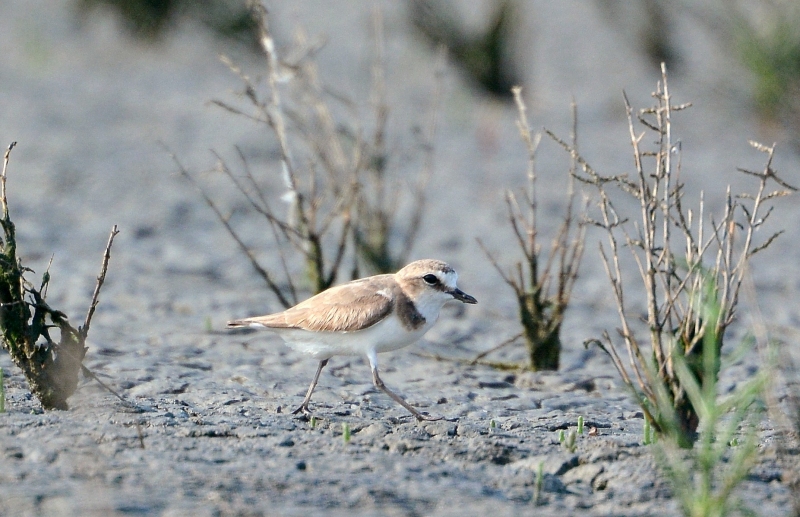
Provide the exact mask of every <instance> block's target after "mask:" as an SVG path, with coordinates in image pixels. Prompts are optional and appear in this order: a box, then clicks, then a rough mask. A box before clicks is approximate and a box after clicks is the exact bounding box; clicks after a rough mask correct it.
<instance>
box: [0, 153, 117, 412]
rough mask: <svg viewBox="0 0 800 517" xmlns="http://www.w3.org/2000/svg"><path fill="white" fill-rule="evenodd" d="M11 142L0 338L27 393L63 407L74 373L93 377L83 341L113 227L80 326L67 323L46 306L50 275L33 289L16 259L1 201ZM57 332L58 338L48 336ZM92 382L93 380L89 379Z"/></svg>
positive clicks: (0, 263) (0, 179)
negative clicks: (7, 185)
mask: <svg viewBox="0 0 800 517" xmlns="http://www.w3.org/2000/svg"><path fill="white" fill-rule="evenodd" d="M15 144H16V142H14V143H12V144H11V145H9V146H8V149H6V152H5V155H4V158H3V170H2V174H0V210H1V211H2V213H0V226H2V229H3V239H2V251H0V334H2V339H3V348H5V349H6V351H7V352H8V353H9V355H10V356H11V359H12V360H13V361H14V364H16V365H17V366H18V367H19V368H20V369H21V370H22V372H23V373H24V375H25V378H26V379H27V380H28V384H29V386H30V388H31V392H33V394H34V395H35V396H36V398H38V399H39V402H41V404H42V407H43V408H45V409H67V408H68V407H69V406H68V404H67V399H68V398H69V397H70V396H71V395H72V394H73V393H74V392H75V390H76V389H77V387H78V373H79V372H81V371H83V373H84V375H87V376H91V377H94V375H93V374H91V372H89V370H88V369H86V367H85V366H83V359H84V357H85V355H86V351H87V350H88V348H87V347H86V338H87V336H88V335H89V326H90V324H91V321H92V317H93V316H94V312H95V309H96V308H97V304H98V296H99V295H100V288H101V287H102V285H103V282H104V281H105V277H106V272H107V271H108V261H109V259H110V258H111V245H112V243H113V241H114V237H115V236H116V235H117V233H118V232H117V227H116V226H114V228H112V230H111V236H110V237H109V239H108V244H107V245H106V249H105V253H104V254H103V262H102V266H101V269H100V275H99V276H98V277H97V285H96V287H95V290H94V294H93V295H92V301H91V303H90V304H89V310H88V312H87V314H86V319H85V321H84V323H83V325H82V326H79V327H78V328H75V327H73V326H72V325H70V323H69V321H68V319H67V315H66V314H64V313H63V312H61V311H59V310H56V309H53V308H52V307H50V305H49V304H48V303H47V301H46V298H47V289H48V287H49V285H50V272H49V269H48V271H45V272H44V274H43V275H42V281H41V284H40V286H39V287H38V288H36V287H35V286H34V285H33V284H32V283H31V282H29V281H28V280H27V279H26V278H25V274H26V273H30V272H33V271H32V270H31V269H29V268H27V267H25V266H23V265H22V262H21V261H20V260H19V258H18V257H17V240H16V229H15V226H14V223H13V222H12V221H11V216H10V214H9V209H8V200H7V198H6V173H7V171H8V163H9V156H10V154H11V150H12V149H13V148H14V146H15ZM52 329H57V330H58V333H59V334H60V336H59V337H57V338H55V339H54V338H53V337H51V332H52ZM94 378H95V379H96V377H94Z"/></svg>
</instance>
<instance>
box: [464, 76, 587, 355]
mask: <svg viewBox="0 0 800 517" xmlns="http://www.w3.org/2000/svg"><path fill="white" fill-rule="evenodd" d="M512 92H513V94H514V99H515V101H516V103H517V111H518V113H519V118H518V120H517V128H518V129H519V133H520V137H521V138H522V141H523V143H524V144H525V147H526V149H527V151H528V161H527V170H526V174H527V188H526V191H525V202H524V205H521V203H520V202H519V200H518V199H517V197H516V196H515V195H514V193H513V192H510V191H509V192H507V193H506V199H505V200H506V206H507V209H508V222H509V225H510V226H511V230H512V231H513V233H514V236H515V237H516V240H517V244H518V246H519V248H520V250H521V251H522V256H523V260H522V261H519V262H517V263H516V264H515V265H514V266H513V268H512V270H511V271H510V272H506V271H505V269H504V268H503V267H501V266H500V264H499V262H498V261H497V259H496V258H495V257H494V256H493V255H492V254H491V253H490V252H489V251H488V250H487V249H486V247H485V246H484V245H483V242H481V241H480V239H479V240H478V244H479V245H480V246H481V248H482V249H483V251H484V253H486V256H487V257H488V258H489V261H490V262H491V263H492V265H493V266H494V268H495V269H496V270H497V272H498V273H499V274H500V276H501V277H502V278H503V280H504V281H505V282H506V283H507V284H508V285H509V286H510V287H511V289H512V290H513V291H514V294H515V295H516V297H517V303H518V307H519V317H520V322H521V323H522V327H523V333H524V335H525V338H526V342H527V345H528V355H529V359H530V364H529V367H530V368H531V369H533V370H557V369H558V366H559V358H560V351H561V340H560V336H559V334H560V331H561V323H562V322H563V319H564V313H565V312H566V309H567V306H568V305H569V302H570V296H571V294H572V289H573V288H574V286H575V281H576V279H577V277H578V268H579V266H580V262H581V258H582V256H583V243H584V235H585V219H583V218H581V219H580V220H578V221H576V219H575V214H574V204H575V196H576V191H575V188H574V181H573V176H574V169H575V163H576V161H575V160H571V164H570V174H569V180H568V181H569V188H568V194H567V209H566V213H565V215H564V218H563V220H562V223H561V226H560V227H559V230H558V232H557V234H556V236H555V238H554V239H553V241H552V244H551V247H550V253H549V255H548V256H547V260H546V261H545V262H544V264H543V265H542V264H541V263H540V261H541V259H542V255H541V246H540V244H539V242H538V238H539V232H538V226H537V225H538V217H537V201H536V168H535V164H536V152H537V149H538V146H539V142H540V140H541V135H540V134H538V133H537V134H533V133H532V132H531V128H530V125H529V123H528V119H527V114H526V112H527V108H526V106H525V103H524V101H523V100H522V89H521V88H520V87H515V88H513V89H512ZM572 142H573V144H572V148H575V147H577V111H576V109H575V105H574V103H573V133H572ZM542 266H543V267H542ZM512 341H513V340H512ZM496 348H499V347H496ZM496 348H494V349H492V350H490V351H489V352H491V351H493V350H495V349H496ZM487 353H488V352H484V353H482V354H480V355H479V356H478V357H477V358H476V360H477V359H479V358H481V357H483V356H485V355H486V354H487Z"/></svg>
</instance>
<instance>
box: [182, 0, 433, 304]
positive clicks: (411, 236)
mask: <svg viewBox="0 0 800 517" xmlns="http://www.w3.org/2000/svg"><path fill="white" fill-rule="evenodd" d="M250 9H251V11H252V15H253V17H254V19H255V20H256V22H257V24H258V27H259V31H260V35H261V37H260V41H261V46H262V49H263V51H264V53H265V55H266V58H267V59H266V62H267V75H266V78H267V80H266V82H267V84H266V90H267V91H266V92H265V93H262V90H264V87H263V86H262V85H260V84H258V83H257V82H256V81H254V80H252V79H251V78H250V77H249V76H247V75H246V74H245V73H244V72H243V71H242V70H241V69H240V68H239V67H238V66H236V65H235V64H234V63H233V62H231V61H230V60H228V59H225V58H224V59H223V60H224V61H225V63H226V64H227V65H228V66H229V68H230V69H231V70H232V71H233V72H234V73H235V74H236V75H238V76H239V78H240V79H241V81H242V83H243V85H244V91H243V92H242V98H243V99H244V100H245V105H244V106H239V105H235V104H233V103H230V102H226V101H221V100H214V101H212V102H213V103H214V104H215V105H217V106H220V107H222V108H223V109H225V110H227V111H229V112H231V113H234V114H237V115H241V116H245V117H247V118H250V119H252V120H255V121H256V122H259V123H262V124H265V125H267V127H269V129H270V131H271V132H272V134H273V135H274V137H275V139H276V140H277V143H278V148H279V154H280V162H281V168H282V170H281V177H282V180H283V185H284V188H285V191H284V193H283V194H282V195H281V196H280V198H279V199H277V200H276V199H275V197H276V196H275V195H274V193H272V192H270V190H269V189H268V188H267V187H266V186H265V185H267V184H269V181H264V180H263V178H262V177H261V176H259V174H257V173H255V172H253V171H252V170H251V168H250V167H249V165H248V163H247V160H246V159H245V157H244V155H243V154H242V153H241V151H239V157H240V160H241V171H240V172H234V170H233V169H232V168H231V167H230V166H229V165H228V164H227V163H226V162H225V161H224V160H222V159H221V158H220V157H219V156H217V158H218V165H217V171H219V172H221V173H222V174H224V175H225V176H226V177H227V178H229V179H230V181H231V182H232V183H233V185H234V186H235V187H236V189H237V190H238V191H239V193H240V195H241V196H242V197H243V198H244V199H245V200H246V202H247V204H248V205H249V206H250V207H251V208H252V209H253V211H255V212H256V213H258V214H260V215H261V216H263V218H264V220H265V223H266V225H267V227H268V228H269V232H270V235H271V236H272V238H273V240H274V241H275V242H276V244H277V245H278V248H279V252H280V261H281V269H280V271H278V272H276V271H273V270H271V269H270V268H269V267H267V266H265V265H264V264H262V262H261V261H260V260H259V259H258V257H257V256H256V255H255V253H254V252H253V251H252V250H251V248H250V246H248V245H247V243H246V242H245V240H244V238H243V237H242V235H241V234H240V232H239V231H238V230H237V229H236V228H235V227H234V224H233V223H232V222H231V220H230V217H229V216H228V215H227V214H225V213H224V210H223V208H222V207H221V206H220V205H219V203H218V201H217V200H215V199H214V198H213V196H212V195H211V194H210V193H209V192H208V191H206V190H205V189H204V188H203V187H202V185H201V184H200V183H199V182H198V181H197V180H196V179H195V178H194V177H193V176H192V175H191V174H190V173H189V171H188V170H187V169H186V168H184V167H183V166H182V165H181V164H180V163H179V162H178V161H177V159H176V164H177V166H178V168H179V170H180V172H181V173H182V175H183V176H185V177H186V178H187V179H189V180H190V181H191V182H192V183H193V184H195V185H196V186H197V187H198V188H199V189H200V191H201V195H202V196H203V197H204V199H205V201H206V203H207V204H208V205H209V206H210V207H211V208H212V209H213V210H214V212H215V214H216V215H217V217H218V219H219V220H220V222H221V223H222V224H223V225H224V227H225V229H226V230H227V231H228V233H229V234H230V235H231V236H232V237H233V239H234V240H235V241H236V243H237V245H238V246H239V248H240V249H241V250H242V252H243V253H244V254H245V255H246V256H247V257H248V259H249V260H250V262H251V264H252V265H253V267H254V269H255V270H256V271H257V272H258V274H259V275H260V276H261V277H262V278H263V279H264V281H265V282H266V284H267V286H268V287H269V289H270V290H271V291H272V292H273V293H274V294H275V296H276V297H277V298H278V300H279V302H280V303H281V304H282V305H283V306H284V307H290V306H292V305H294V304H296V303H297V302H298V292H299V291H300V290H301V287H304V286H300V285H297V283H296V280H295V278H296V275H295V274H294V272H293V271H292V268H293V266H294V264H296V263H297V262H298V260H297V259H296V257H297V256H299V257H301V259H300V260H301V261H302V263H303V264H304V268H303V269H304V271H305V273H306V279H307V280H308V283H309V284H310V289H311V291H312V292H314V293H318V292H321V291H324V290H325V289H327V288H328V287H330V286H332V285H334V284H335V283H336V282H337V279H338V278H339V277H340V276H341V275H343V274H348V273H349V276H350V277H351V278H353V277H357V276H359V268H360V264H362V263H363V264H366V266H367V267H368V268H369V269H374V270H377V271H380V272H387V271H394V270H396V269H397V268H398V266H399V265H401V264H402V263H403V262H404V261H405V259H406V258H407V254H408V253H409V252H410V250H411V248H412V246H413V243H414V240H415V239H416V236H417V232H418V230H419V226H420V223H421V219H422V214H423V212H424V204H425V198H424V186H425V185H426V184H427V182H428V180H429V178H430V175H431V173H432V170H433V165H432V139H433V135H434V132H435V128H436V123H435V117H432V120H433V122H432V123H431V124H430V125H429V130H428V131H427V132H426V134H425V135H424V137H423V139H424V142H423V147H424V148H425V149H430V150H429V151H426V159H425V164H424V166H423V168H422V171H421V172H420V174H419V178H418V182H417V186H416V188H415V189H414V190H413V195H412V197H413V201H412V209H411V217H410V222H409V223H408V225H407V226H406V227H405V231H404V230H403V229H401V228H400V227H401V226H402V225H401V224H399V221H400V220H401V219H402V218H401V217H400V215H399V213H398V211H397V208H398V203H399V201H398V200H399V199H402V197H403V196H401V195H399V194H398V191H399V190H401V189H399V188H396V187H397V186H396V185H394V184H393V183H392V180H391V179H390V178H389V176H388V174H387V170H388V169H387V167H388V165H387V164H388V162H389V157H388V154H389V153H388V151H387V150H386V145H385V132H386V119H387V117H388V106H387V103H386V101H385V91H384V88H383V76H382V69H381V66H382V51H381V50H380V49H378V51H377V52H376V59H375V63H376V64H375V65H374V70H373V81H374V85H373V88H374V89H375V90H376V91H377V93H376V94H375V101H374V102H373V107H374V112H375V119H376V120H375V127H376V129H375V132H374V134H373V139H372V140H371V141H370V140H368V139H367V138H365V137H364V134H363V133H364V131H363V130H362V129H361V127H360V125H359V124H358V122H357V120H356V121H355V122H353V121H352V119H354V118H357V117H355V115H354V113H355V112H356V108H355V105H354V103H353V102H351V101H349V100H347V99H346V98H344V97H343V96H342V95H338V94H335V93H333V92H332V91H331V90H330V89H329V88H328V87H327V86H325V85H324V84H323V82H322V81H321V79H320V77H319V73H318V69H317V65H316V62H315V60H314V57H315V55H316V53H317V52H319V50H320V48H321V44H320V43H318V42H314V41H310V40H309V39H308V38H307V37H306V35H305V34H304V33H303V32H302V31H298V32H297V34H296V37H295V41H294V45H293V47H292V48H291V49H289V50H287V51H286V52H285V55H286V56H287V57H285V58H284V59H281V58H279V56H278V53H277V50H276V45H275V41H274V39H273V37H272V35H271V33H270V30H269V24H268V21H269V20H268V17H267V13H266V11H265V9H264V8H263V7H262V6H261V5H260V4H259V3H258V2H251V3H250ZM375 27H376V30H375V34H376V36H375V37H376V41H378V42H379V43H376V46H377V45H378V44H382V42H380V40H381V32H382V20H381V18H380V16H379V14H376V15H375ZM437 91H438V89H437ZM343 113H344V114H345V115H342V114H343ZM347 114H349V115H352V116H351V117H349V118H348V116H347ZM264 173H265V174H270V172H269V171H265V172H264ZM276 201H277V204H276ZM281 205H283V206H284V207H286V210H285V212H283V211H282V210H280V209H279V208H276V206H277V207H280V206H281ZM404 215H405V214H404ZM397 235H404V238H402V239H401V241H402V242H401V245H400V246H399V250H398V247H395V246H392V239H393V238H394V237H396V236H397ZM359 258H360V259H361V261H363V262H359Z"/></svg>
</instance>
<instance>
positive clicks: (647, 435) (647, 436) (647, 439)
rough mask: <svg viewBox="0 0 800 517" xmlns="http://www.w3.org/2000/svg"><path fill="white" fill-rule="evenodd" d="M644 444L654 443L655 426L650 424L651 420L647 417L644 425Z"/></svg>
mask: <svg viewBox="0 0 800 517" xmlns="http://www.w3.org/2000/svg"><path fill="white" fill-rule="evenodd" d="M642 434H643V435H644V436H642V445H652V444H653V428H652V426H651V425H650V420H649V419H647V418H645V419H644V426H643V427H642Z"/></svg>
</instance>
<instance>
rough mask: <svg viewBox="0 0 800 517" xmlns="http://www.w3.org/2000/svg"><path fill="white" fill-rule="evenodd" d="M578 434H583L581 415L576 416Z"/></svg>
mask: <svg viewBox="0 0 800 517" xmlns="http://www.w3.org/2000/svg"><path fill="white" fill-rule="evenodd" d="M578 434H583V415H581V416H579V417H578Z"/></svg>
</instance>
